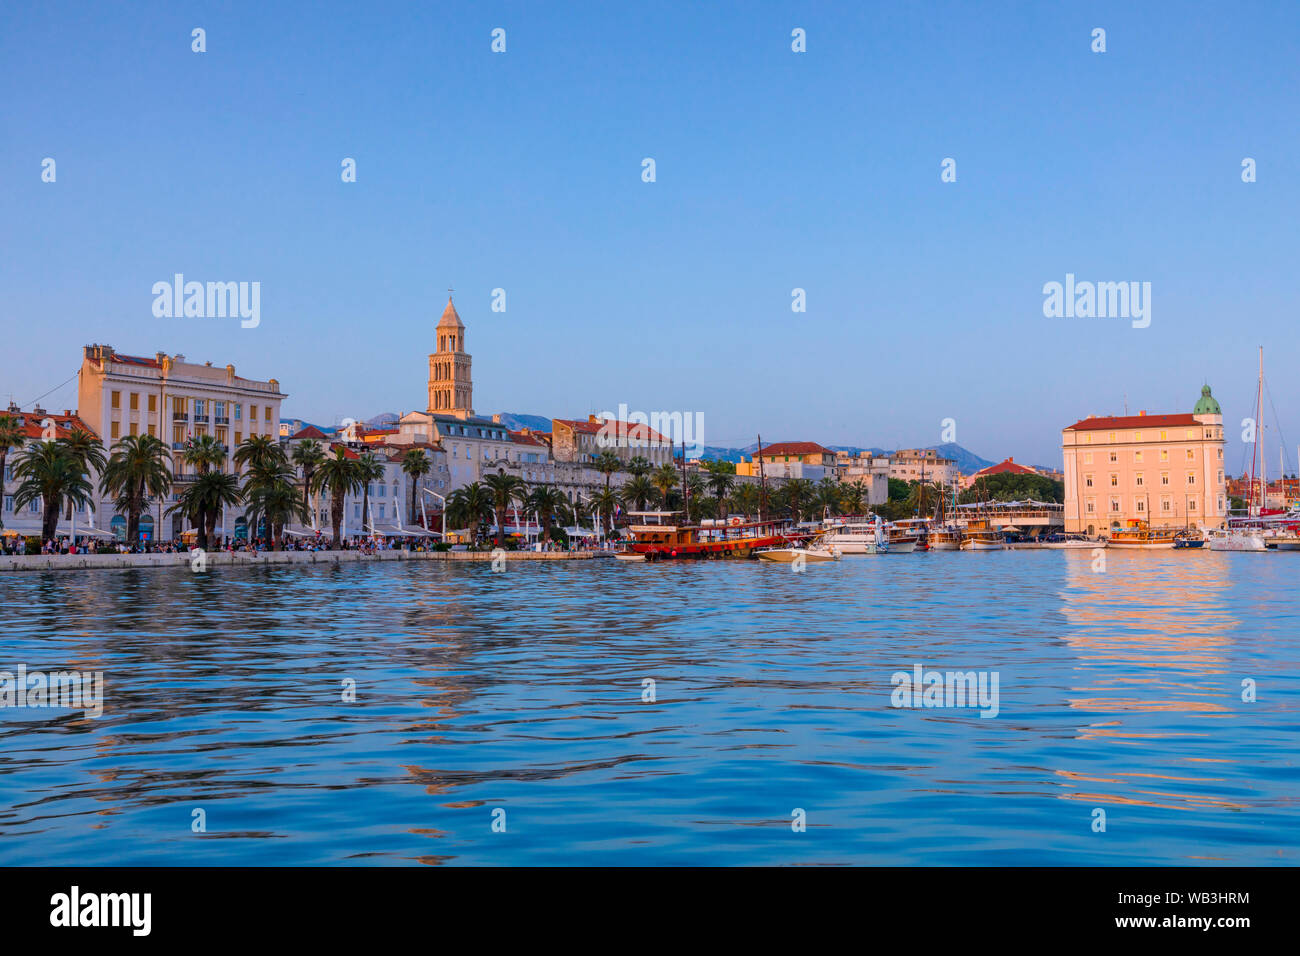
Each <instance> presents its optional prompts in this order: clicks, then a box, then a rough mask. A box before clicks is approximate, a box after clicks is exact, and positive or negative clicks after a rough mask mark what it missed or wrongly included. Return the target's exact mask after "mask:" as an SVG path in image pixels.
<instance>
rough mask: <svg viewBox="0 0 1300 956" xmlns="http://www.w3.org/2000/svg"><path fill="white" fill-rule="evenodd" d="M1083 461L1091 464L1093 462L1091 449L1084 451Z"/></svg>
mask: <svg viewBox="0 0 1300 956" xmlns="http://www.w3.org/2000/svg"><path fill="white" fill-rule="evenodd" d="M1083 463H1084V464H1085V465H1091V464H1092V452H1090V451H1085V452H1084V453H1083Z"/></svg>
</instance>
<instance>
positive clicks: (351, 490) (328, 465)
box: [311, 445, 361, 548]
mask: <svg viewBox="0 0 1300 956" xmlns="http://www.w3.org/2000/svg"><path fill="white" fill-rule="evenodd" d="M359 474H360V467H359V465H358V462H357V460H356V459H355V458H349V457H348V452H347V449H346V448H344V447H343V446H342V445H339V446H337V447H336V448H335V449H334V457H333V458H328V457H327V458H325V460H324V461H323V462H321V463H320V464H319V465H317V466H316V468H315V470H314V472H313V474H312V488H311V490H312V494H314V495H318V494H320V493H321V491H322V490H324V489H326V488H328V489H329V492H330V526H331V528H332V529H333V532H334V535H333V542H334V547H336V548H341V547H343V535H342V532H341V530H340V529H341V527H342V525H343V502H344V499H345V498H346V497H347V496H348V495H349V494H355V493H356V492H357V491H358V490H359V489H360V485H361V481H360V478H359Z"/></svg>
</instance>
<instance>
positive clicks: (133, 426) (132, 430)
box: [129, 422, 140, 435]
mask: <svg viewBox="0 0 1300 956" xmlns="http://www.w3.org/2000/svg"><path fill="white" fill-rule="evenodd" d="M129 434H132V435H138V434H140V426H139V425H138V424H137V423H135V422H132V423H131V426H130V432H129Z"/></svg>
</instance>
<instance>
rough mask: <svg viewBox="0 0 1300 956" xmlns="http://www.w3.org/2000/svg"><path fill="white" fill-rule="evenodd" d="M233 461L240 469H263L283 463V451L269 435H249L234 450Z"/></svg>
mask: <svg viewBox="0 0 1300 956" xmlns="http://www.w3.org/2000/svg"><path fill="white" fill-rule="evenodd" d="M234 460H235V464H236V465H238V466H239V467H240V468H249V469H252V468H264V467H266V466H268V465H270V464H271V463H272V462H275V461H284V449H283V448H282V447H281V446H280V443H279V442H278V441H276V440H275V439H273V438H272V437H271V436H270V435H250V436H249V437H248V438H245V439H244V440H243V441H242V442H240V443H239V447H238V448H236V449H235V456H234Z"/></svg>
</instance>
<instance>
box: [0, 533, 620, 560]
mask: <svg viewBox="0 0 1300 956" xmlns="http://www.w3.org/2000/svg"><path fill="white" fill-rule="evenodd" d="M197 546H198V545H197V544H196V543H195V542H193V541H185V540H182V539H179V538H177V539H173V540H169V541H137V542H135V543H132V544H128V543H126V542H125V541H111V542H107V543H105V542H104V541H103V540H102V539H97V538H92V537H88V536H81V535H77V536H74V537H69V536H67V535H60V536H59V537H58V538H55V539H53V540H49V541H46V542H44V544H42V545H41V546H40V548H39V549H33V548H31V547H29V546H28V541H27V538H26V537H25V536H23V535H13V536H7V537H3V538H0V555H3V556H20V555H27V554H43V555H59V554H67V555H78V554H82V555H84V554H189V553H190V552H191V551H192V550H193V549H194V548H196V547H197ZM488 546H490V542H489V543H488ZM602 546H603V547H606V548H608V547H610V544H609V542H602V543H600V544H597V543H596V542H583V543H581V544H579V543H578V542H576V541H574V542H569V543H568V544H560V543H557V542H554V541H547V542H545V543H544V544H541V545H540V546H538V545H535V546H534V548H535V549H536V550H540V551H574V550H591V549H593V548H597V549H599V548H601V547H602ZM467 547H468V546H467V545H453V546H452V548H454V549H455V550H466V549H467ZM333 550H335V549H334V542H333V539H332V538H331V537H330V536H329V535H326V534H322V535H318V536H314V537H288V536H286V537H285V539H284V540H283V541H282V542H281V543H280V546H279V547H278V548H275V547H272V543H271V542H270V541H269V540H267V539H265V538H231V537H219V538H215V539H213V540H212V541H209V542H208V546H207V548H206V551H207V552H208V553H211V552H216V551H224V552H227V553H232V554H235V553H238V554H253V553H256V552H260V551H333ZM341 550H343V551H357V552H360V553H361V554H374V553H376V552H379V551H435V550H446V548H439V547H438V546H436V545H431V544H429V543H428V541H427V540H426V539H423V538H416V537H407V538H402V537H388V538H374V537H370V536H364V535H356V536H353V537H348V538H344V539H343V540H342V548H341ZM530 550H532V549H530Z"/></svg>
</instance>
